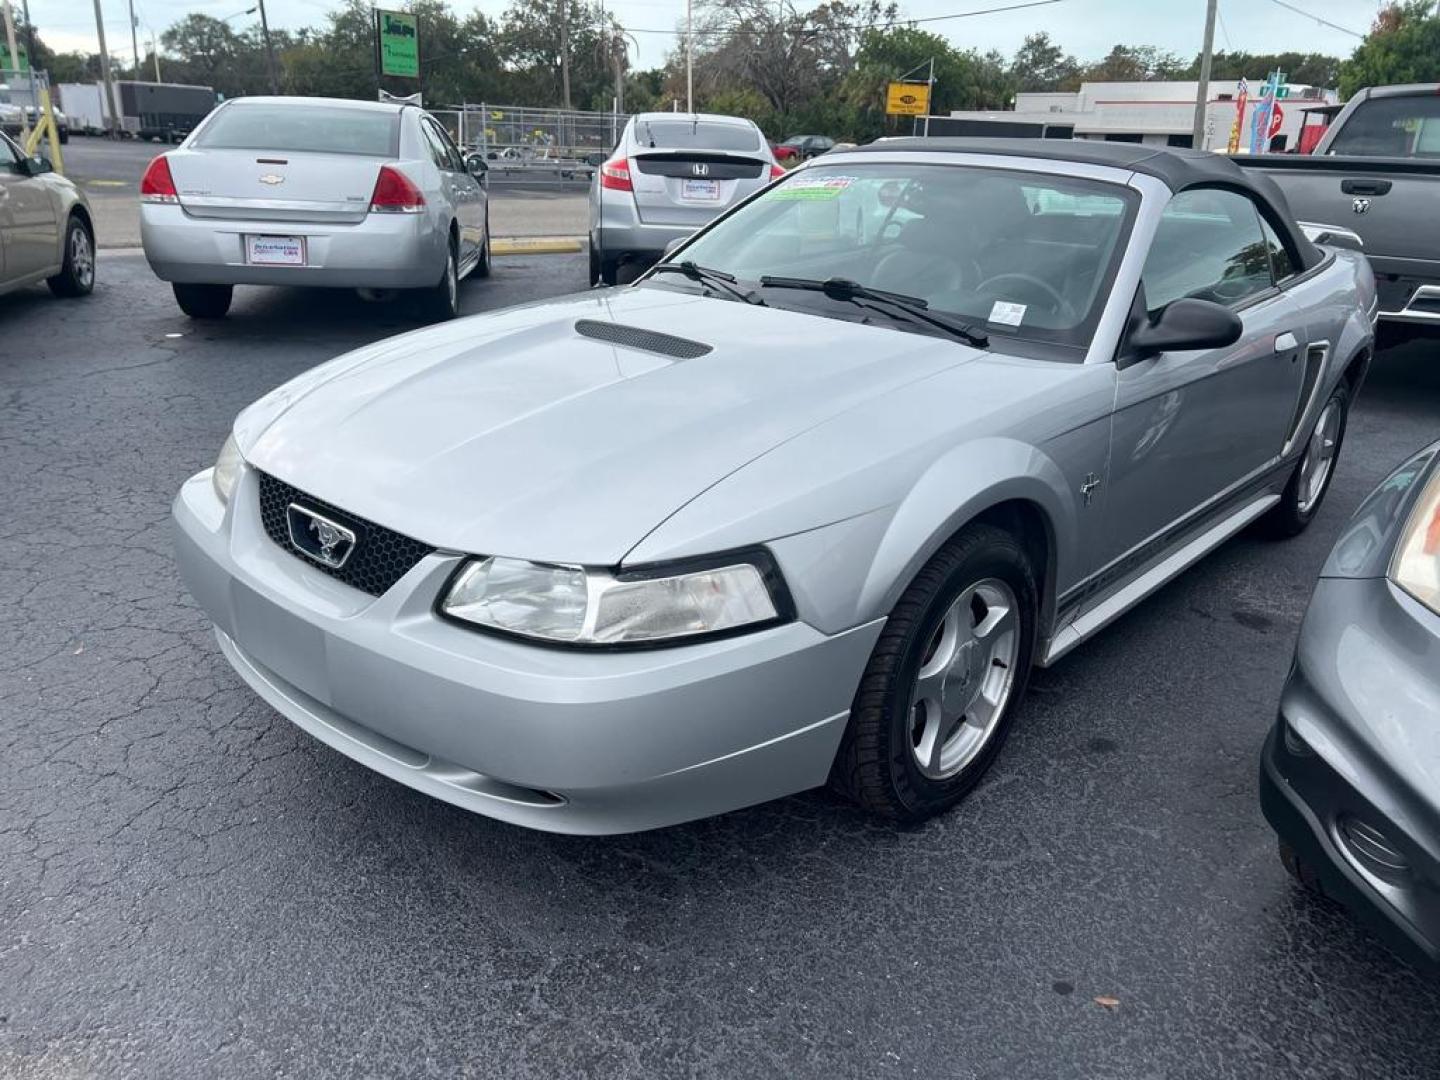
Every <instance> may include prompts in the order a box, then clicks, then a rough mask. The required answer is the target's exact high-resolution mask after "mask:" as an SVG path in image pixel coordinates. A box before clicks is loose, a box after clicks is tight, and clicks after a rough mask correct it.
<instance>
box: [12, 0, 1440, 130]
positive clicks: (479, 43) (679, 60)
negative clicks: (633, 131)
mask: <svg viewBox="0 0 1440 1080" xmlns="http://www.w3.org/2000/svg"><path fill="white" fill-rule="evenodd" d="M408 8H409V10H410V11H411V12H412V13H414V14H415V15H416V16H417V17H418V19H419V26H420V42H421V44H420V78H419V87H418V88H419V89H420V90H421V91H422V92H423V94H424V97H425V101H426V103H427V105H429V106H430V107H432V108H443V107H444V106H446V105H458V104H460V103H462V102H473V103H478V102H496V103H503V104H507V105H532V106H557V105H562V104H569V105H571V106H573V107H575V108H583V109H600V110H604V109H609V108H611V107H612V105H614V104H616V103H617V102H618V103H619V105H620V107H621V108H622V109H623V110H624V111H629V112H637V111H641V110H646V109H668V108H670V107H671V104H672V102H676V101H678V102H679V103H680V105H681V107H682V108H683V107H684V100H685V57H684V39H683V37H680V36H678V35H677V37H676V38H675V41H674V43H673V45H672V46H671V48H670V50H669V52H668V54H667V56H666V59H665V62H664V64H662V65H661V66H659V67H657V68H652V69H648V70H635V69H634V68H633V67H632V66H631V64H630V62H629V59H630V56H631V53H632V51H633V48H634V38H633V36H632V35H630V34H628V33H627V32H626V30H625V28H624V27H623V26H621V25H620V24H619V23H618V22H617V21H616V20H615V18H614V16H613V14H611V13H609V12H607V11H606V10H605V8H604V5H603V4H602V3H600V2H599V0H568V2H563V3H562V2H559V0H512V2H511V3H510V6H509V7H507V8H506V9H505V10H504V12H503V13H502V14H500V15H499V16H498V17H489V16H486V15H483V14H481V13H479V12H474V13H471V14H469V15H466V16H465V17H463V18H462V17H460V16H459V15H457V14H456V13H455V12H454V11H453V10H451V8H450V6H449V5H448V4H447V3H446V0H413V2H411V3H410V4H409V5H408ZM695 10H696V22H695V39H694V40H695V53H694V57H693V69H694V86H695V105H696V108H697V109H700V110H702V111H710V112H721V113H730V114H734V115H741V116H748V117H750V118H751V119H754V120H755V121H757V122H758V123H759V124H760V125H761V127H762V128H763V129H764V130H765V131H766V133H767V134H769V135H771V136H772V137H777V138H778V137H784V136H786V135H789V134H792V133H794V132H796V131H801V130H804V131H814V132H823V133H827V134H831V135H835V136H837V137H843V138H848V139H852V140H855V141H866V140H869V139H873V138H876V137H878V136H880V135H883V134H886V133H889V132H893V131H896V130H908V124H909V122H908V121H904V122H901V123H897V121H896V119H895V118H887V117H886V116H885V114H884V89H885V84H886V83H887V82H889V81H890V80H891V79H895V78H898V77H901V76H905V75H909V76H910V77H912V78H922V79H923V78H924V77H925V76H926V74H927V73H928V72H929V70H930V65H931V64H932V63H933V65H934V76H935V92H934V100H933V101H932V105H931V111H932V112H933V113H935V114H940V115H943V114H944V113H946V112H948V111H950V110H951V109H996V110H999V109H1006V108H1010V107H1012V106H1013V103H1014V100H1015V95H1016V94H1017V93H1021V92H1026V91H1058V90H1074V89H1077V88H1078V87H1079V86H1080V84H1081V83H1082V82H1087V81H1089V82H1129V81H1150V80H1169V79H1194V78H1197V77H1198V73H1199V67H1200V58H1199V56H1198V55H1197V56H1194V57H1191V58H1189V59H1186V58H1183V57H1181V56H1178V55H1176V54H1174V53H1171V52H1166V51H1164V50H1161V49H1156V48H1154V47H1151V46H1145V45H1139V46H1137V45H1125V44H1117V45H1116V46H1115V47H1114V48H1112V49H1111V50H1110V51H1109V52H1108V53H1106V54H1105V56H1103V57H1101V58H1100V59H1098V60H1092V61H1086V60H1081V59H1079V58H1077V57H1075V56H1073V55H1071V54H1070V53H1068V52H1066V51H1065V49H1064V48H1063V47H1062V46H1061V45H1060V44H1058V43H1057V42H1055V41H1054V40H1052V38H1051V37H1050V35H1049V34H1048V33H1046V32H1044V31H1039V32H1036V33H1034V34H1031V35H1030V36H1028V37H1027V38H1025V40H1024V43H1023V44H1022V45H1021V47H1020V48H1019V49H1018V50H1017V51H1016V52H1015V53H1014V55H1011V56H1006V55H1004V54H1002V53H1000V52H998V51H995V50H989V51H984V52H982V51H980V50H978V49H975V48H967V47H965V46H964V45H963V44H956V43H955V42H952V41H951V40H949V39H947V38H945V37H943V36H942V35H940V34H937V33H934V32H931V31H929V30H925V29H921V28H920V27H918V26H916V25H914V24H913V23H907V22H906V20H905V19H904V18H903V17H902V16H901V15H900V13H899V9H898V7H897V6H896V5H895V4H894V3H893V2H892V3H888V4H887V5H885V6H882V5H881V3H880V0H825V2H823V3H821V4H819V5H817V6H815V7H813V8H810V9H809V10H800V9H795V8H792V7H790V6H789V5H786V4H776V3H774V0H697V3H696V9H695ZM231 22H232V21H231V20H221V19H216V18H213V17H211V16H208V15H202V14H191V15H188V16H186V17H185V18H184V19H182V20H180V21H179V22H177V23H175V24H174V25H173V26H171V27H170V28H169V29H167V30H166V31H165V32H164V33H163V34H162V35H161V38H160V45H161V50H160V57H159V63H160V69H161V74H162V76H163V78H164V79H165V80H166V81H168V82H189V83H200V84H204V85H208V86H213V87H214V88H215V89H216V91H218V92H219V93H220V94H222V95H224V96H225V97H236V96H241V95H246V94H259V93H266V92H268V91H269V85H270V84H269V75H268V70H267V66H266V56H265V48H264V42H263V41H262V40H261V36H260V30H259V27H258V26H250V27H243V28H236V27H235V26H233V25H232V24H231ZM42 30H43V28H41V27H37V28H36V43H35V44H36V49H35V52H36V60H37V62H38V64H39V66H42V67H45V68H47V69H48V70H49V71H50V74H51V78H52V80H53V81H55V82H84V81H92V80H94V79H97V78H99V75H100V62H99V56H98V55H86V54H82V53H61V54H57V53H54V52H53V51H51V50H49V49H48V48H46V47H45V45H44V41H43V34H42V32H41V31H42ZM271 38H272V46H273V48H274V50H275V54H276V64H277V80H278V83H279V90H280V91H281V92H282V93H287V94H302V95H323V96H331V97H354V98H371V99H373V98H374V96H375V90H376V82H377V79H376V72H375V61H374V38H373V13H372V10H371V7H370V4H369V3H368V2H367V0H343V3H342V4H341V5H340V6H339V7H337V8H336V9H335V10H333V11H331V12H329V13H328V14H327V15H326V16H325V18H324V20H323V22H321V23H320V24H319V25H317V26H313V27H307V28H305V29H302V30H297V31H283V30H276V31H272V32H271ZM562 42H564V43H565V47H563V48H562ZM154 63H155V57H154V56H153V55H152V54H151V53H150V52H149V51H148V50H147V51H146V53H145V54H144V55H142V56H141V57H140V60H139V65H138V69H137V68H136V66H135V64H134V58H133V57H130V58H129V62H128V63H127V62H126V60H125V58H122V57H121V56H118V55H117V56H116V57H114V58H113V59H112V68H113V70H114V72H115V74H116V76H117V77H119V78H141V79H149V78H153V77H154ZM1275 68H1280V69H1282V70H1284V71H1285V72H1286V73H1287V74H1288V77H1289V80H1290V82H1292V83H1309V84H1313V85H1318V86H1323V87H1335V86H1338V87H1339V88H1340V91H1341V93H1342V95H1345V96H1348V95H1349V94H1351V93H1353V92H1354V91H1355V90H1357V89H1359V88H1360V87H1362V86H1366V85H1378V84H1382V83H1389V82H1423V81H1434V80H1440V15H1437V14H1436V12H1435V9H1434V5H1433V4H1432V3H1430V2H1429V0H1399V2H1396V3H1392V4H1391V5H1390V6H1388V7H1386V8H1384V9H1382V10H1381V11H1380V13H1379V14H1378V15H1377V17H1376V20H1375V23H1374V25H1373V26H1372V27H1371V30H1370V33H1369V35H1368V36H1367V37H1366V38H1365V40H1364V41H1363V42H1362V43H1361V45H1360V46H1359V47H1358V48H1357V49H1356V50H1355V52H1354V54H1353V55H1352V56H1350V57H1348V58H1340V57H1335V56H1327V55H1323V54H1320V53H1301V52H1284V53H1276V54H1251V53H1244V52H1231V51H1226V52H1219V53H1217V54H1215V57H1214V62H1213V67H1212V71H1211V79H1212V82H1213V83H1215V84H1218V85H1221V86H1223V84H1225V83H1227V82H1234V81H1235V80H1236V79H1238V78H1239V77H1241V76H1242V75H1243V76H1247V77H1249V78H1258V77H1260V76H1263V75H1265V74H1267V73H1268V72H1270V71H1272V70H1274V69H1275ZM567 76H568V77H567ZM387 83H388V85H387V89H390V90H392V91H395V92H410V91H411V90H413V89H415V86H414V84H413V83H412V82H408V81H402V80H388V81H387ZM567 87H568V90H569V101H568V102H567V101H565V100H564V98H565V90H566V88H567ZM1254 89H1256V88H1252V92H1253V91H1254Z"/></svg>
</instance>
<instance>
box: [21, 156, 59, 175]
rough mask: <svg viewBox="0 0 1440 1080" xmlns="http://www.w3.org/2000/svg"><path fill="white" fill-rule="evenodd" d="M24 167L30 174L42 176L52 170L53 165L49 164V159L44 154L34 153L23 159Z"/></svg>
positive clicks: (53, 169)
mask: <svg viewBox="0 0 1440 1080" xmlns="http://www.w3.org/2000/svg"><path fill="white" fill-rule="evenodd" d="M25 167H26V168H27V169H28V170H29V172H30V175H31V176H42V175H44V174H45V173H47V172H54V171H55V166H54V165H51V164H50V159H49V158H47V157H46V156H45V155H44V154H36V155H35V156H34V157H32V158H26V159H25Z"/></svg>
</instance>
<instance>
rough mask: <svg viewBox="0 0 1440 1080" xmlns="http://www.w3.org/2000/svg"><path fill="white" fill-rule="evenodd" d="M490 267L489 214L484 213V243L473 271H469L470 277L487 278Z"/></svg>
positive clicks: (487, 212)
mask: <svg viewBox="0 0 1440 1080" xmlns="http://www.w3.org/2000/svg"><path fill="white" fill-rule="evenodd" d="M491 269H492V267H491V265H490V212H489V211H488V210H487V211H486V212H485V243H484V244H482V245H481V247H480V259H479V261H478V262H476V263H475V269H474V270H471V271H470V273H471V275H472V276H474V277H477V278H488V277H489V276H490V271H491Z"/></svg>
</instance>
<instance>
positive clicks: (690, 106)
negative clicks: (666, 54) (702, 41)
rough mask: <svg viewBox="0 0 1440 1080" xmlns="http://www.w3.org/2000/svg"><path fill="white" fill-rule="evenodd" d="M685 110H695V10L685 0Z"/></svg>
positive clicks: (690, 2)
mask: <svg viewBox="0 0 1440 1080" xmlns="http://www.w3.org/2000/svg"><path fill="white" fill-rule="evenodd" d="M685 111H686V112H689V113H693V112H694V111H695V12H694V4H693V3H692V0H685Z"/></svg>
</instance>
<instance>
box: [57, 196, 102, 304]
mask: <svg viewBox="0 0 1440 1080" xmlns="http://www.w3.org/2000/svg"><path fill="white" fill-rule="evenodd" d="M45 284H47V285H49V286H50V291H51V292H52V293H54V294H55V295H56V296H66V297H72V296H89V295H90V294H91V292H93V291H94V289H95V237H94V236H93V235H91V233H90V227H89V226H88V225H86V224H85V221H84V219H82V218H81V217H80V216H79V215H78V214H71V215H70V220H69V221H67V222H66V223H65V261H64V262H63V263H62V264H61V266H60V273H58V274H56V275H55V276H54V277H52V278H47V279H46V280H45Z"/></svg>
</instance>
